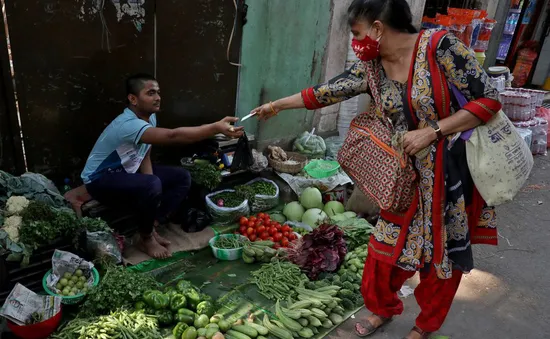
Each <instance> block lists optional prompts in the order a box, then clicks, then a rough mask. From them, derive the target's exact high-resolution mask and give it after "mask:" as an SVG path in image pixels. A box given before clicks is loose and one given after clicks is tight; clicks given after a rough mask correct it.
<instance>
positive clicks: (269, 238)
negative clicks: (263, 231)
mask: <svg viewBox="0 0 550 339" xmlns="http://www.w3.org/2000/svg"><path fill="white" fill-rule="evenodd" d="M265 240H269V241H273V242H275V239H273V237H268V238H267V239H265Z"/></svg>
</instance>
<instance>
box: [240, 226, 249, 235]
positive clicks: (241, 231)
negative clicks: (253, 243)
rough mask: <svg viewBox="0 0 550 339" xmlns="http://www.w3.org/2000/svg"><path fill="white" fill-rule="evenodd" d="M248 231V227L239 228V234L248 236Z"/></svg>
mask: <svg viewBox="0 0 550 339" xmlns="http://www.w3.org/2000/svg"><path fill="white" fill-rule="evenodd" d="M246 229H247V227H246V226H245V225H242V226H241V227H239V232H240V233H241V234H243V235H244V234H246Z"/></svg>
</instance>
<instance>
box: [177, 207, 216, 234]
mask: <svg viewBox="0 0 550 339" xmlns="http://www.w3.org/2000/svg"><path fill="white" fill-rule="evenodd" d="M211 222H212V218H210V216H209V215H208V213H206V212H204V211H201V210H199V209H196V208H189V209H188V210H187V211H186V212H185V222H184V223H183V225H184V231H185V232H187V233H194V232H200V231H202V230H203V229H205V228H206V226H208V225H209V224H210V223H211Z"/></svg>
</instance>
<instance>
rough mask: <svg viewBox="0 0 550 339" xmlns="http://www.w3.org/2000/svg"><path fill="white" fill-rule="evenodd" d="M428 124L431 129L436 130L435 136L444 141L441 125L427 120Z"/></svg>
mask: <svg viewBox="0 0 550 339" xmlns="http://www.w3.org/2000/svg"><path fill="white" fill-rule="evenodd" d="M427 122H428V124H429V125H430V127H431V128H433V129H434V131H435V134H436V135H437V140H441V139H443V137H444V135H443V132H441V127H439V124H438V123H437V122H435V121H432V120H427Z"/></svg>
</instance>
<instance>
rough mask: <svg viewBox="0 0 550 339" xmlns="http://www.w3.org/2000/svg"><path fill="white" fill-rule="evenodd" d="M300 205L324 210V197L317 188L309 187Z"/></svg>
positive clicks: (302, 196) (301, 196)
mask: <svg viewBox="0 0 550 339" xmlns="http://www.w3.org/2000/svg"><path fill="white" fill-rule="evenodd" d="M300 203H301V204H302V206H304V208H306V209H310V208H323V196H322V195H321V191H319V190H318V189H317V188H315V187H309V188H306V189H305V190H304V192H303V193H302V195H300Z"/></svg>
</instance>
